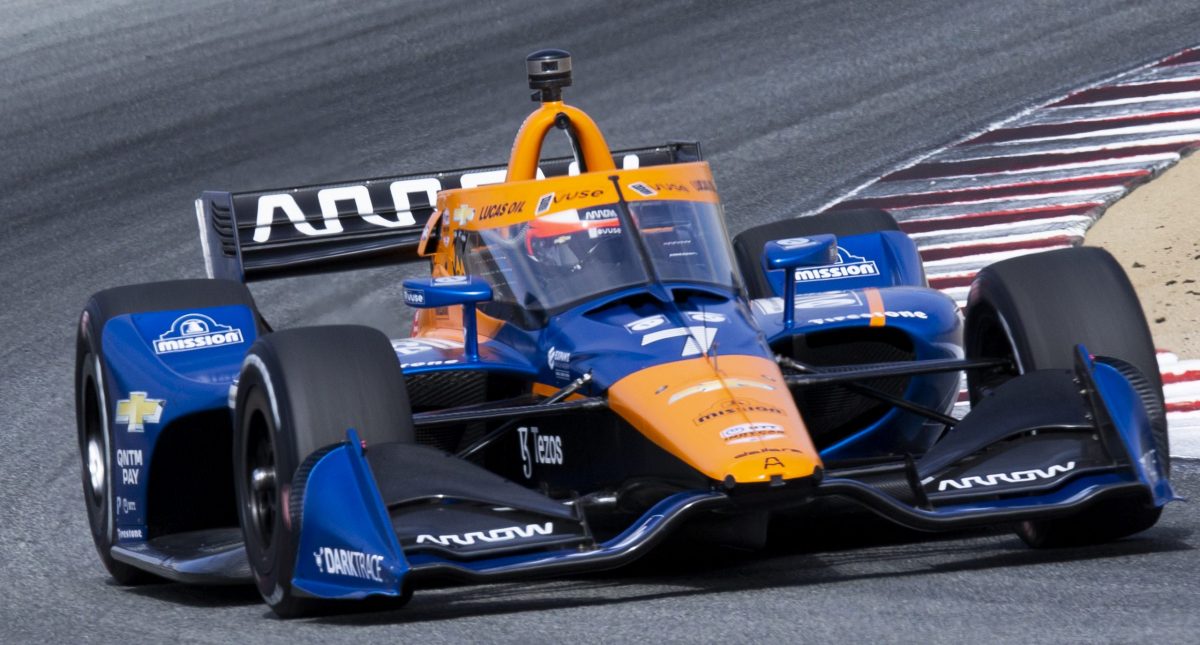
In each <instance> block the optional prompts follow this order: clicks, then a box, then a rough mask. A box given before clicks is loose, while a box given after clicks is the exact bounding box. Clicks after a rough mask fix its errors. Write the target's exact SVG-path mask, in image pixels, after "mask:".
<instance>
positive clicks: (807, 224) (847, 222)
mask: <svg viewBox="0 0 1200 645" xmlns="http://www.w3.org/2000/svg"><path fill="white" fill-rule="evenodd" d="M898 230H900V226H899V225H897V224H896V219H895V218H893V217H892V216H891V214H889V213H888V212H887V211H883V210H879V209H875V208H863V209H858V210H847V211H835V212H831V213H820V214H818V215H810V216H808V217H796V218H792V219H785V220H781V221H778V222H771V223H769V224H763V225H762V226H755V227H754V228H749V229H746V230H744V231H742V232H741V233H738V235H737V237H735V238H733V252H734V255H736V256H737V262H738V268H739V269H741V271H742V279H743V280H744V281H745V282H746V294H747V295H748V296H749V298H750V299H751V300H753V299H755V298H769V297H771V296H773V295H775V294H774V292H772V291H771V283H770V282H768V281H767V276H766V274H765V273H764V272H763V264H762V253H763V245H764V244H766V243H767V242H770V241H771V240H781V239H785V238H789V237H804V236H806V235H821V234H832V235H837V236H839V237H843V236H849V235H862V234H864V233H876V232H879V231H898Z"/></svg>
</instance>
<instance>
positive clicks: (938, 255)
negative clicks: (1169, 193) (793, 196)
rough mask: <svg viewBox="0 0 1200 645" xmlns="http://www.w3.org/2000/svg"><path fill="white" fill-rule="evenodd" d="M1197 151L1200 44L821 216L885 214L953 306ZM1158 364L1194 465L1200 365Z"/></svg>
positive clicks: (903, 172) (1164, 360)
mask: <svg viewBox="0 0 1200 645" xmlns="http://www.w3.org/2000/svg"><path fill="white" fill-rule="evenodd" d="M1198 147H1200V47H1197V48H1193V49H1189V50H1186V51H1184V52H1181V53H1179V54H1176V55H1174V56H1170V57H1168V58H1166V59H1163V60H1160V61H1158V62H1155V63H1151V64H1149V65H1146V66H1143V67H1140V68H1138V69H1135V70H1133V71H1130V72H1126V73H1124V74H1121V75H1118V76H1116V77H1114V78H1112V79H1109V80H1107V81H1104V82H1102V83H1099V84H1097V85H1093V86H1090V87H1087V88H1084V89H1082V90H1079V91H1076V92H1073V93H1071V94H1069V95H1067V96H1065V97H1062V98H1060V99H1058V100H1055V101H1052V102H1050V103H1047V104H1045V105H1040V106H1037V107H1034V108H1031V109H1029V110H1026V111H1024V112H1022V113H1020V114H1018V115H1016V116H1014V117H1012V118H1010V119H1007V120H1005V121H1002V122H1000V123H997V124H994V125H993V126H991V127H989V128H988V129H987V130H985V131H984V132H981V133H978V134H975V135H973V136H971V137H968V138H967V139H965V140H963V141H960V142H958V143H956V144H954V145H951V146H949V147H947V148H943V149H941V150H937V151H934V152H933V153H931V154H929V155H927V156H925V157H922V158H920V159H918V160H916V161H915V162H912V163H911V164H909V165H907V166H905V167H902V168H900V169H898V170H895V171H893V172H891V173H888V174H887V175H884V176H883V177H881V178H880V179H878V180H875V181H873V182H870V183H868V184H866V185H864V186H862V187H860V188H858V189H856V190H854V191H852V192H851V193H850V195H848V196H847V197H845V198H843V199H841V200H840V201H839V202H837V203H836V204H834V205H832V206H830V207H829V210H835V211H836V210H845V209H850V208H861V207H875V208H883V209H886V210H888V211H889V212H891V213H892V214H893V215H894V216H895V217H896V220H897V221H898V222H899V223H900V228H901V229H902V230H904V231H905V232H907V233H908V234H909V235H910V236H912V238H913V239H914V240H915V241H916V242H917V246H918V248H919V249H920V251H921V257H922V259H923V260H924V261H925V271H926V274H927V275H928V276H929V283H930V286H932V287H934V288H937V289H941V290H942V291H943V292H945V293H946V294H947V295H949V296H950V297H952V298H954V299H955V300H956V301H958V302H959V304H960V305H962V304H963V303H964V301H965V300H966V297H967V291H968V290H969V288H970V284H971V280H972V279H974V277H975V274H976V273H977V272H978V271H979V270H980V269H981V268H983V267H985V266H987V265H988V264H991V263H992V262H995V261H997V260H1002V259H1004V258H1009V257H1015V256H1018V255H1025V254H1028V253H1037V252H1041V251H1049V250H1052V249H1059V248H1065V247H1068V246H1077V245H1079V244H1082V243H1083V238H1084V234H1085V233H1086V232H1087V230H1088V228H1090V227H1091V225H1092V224H1093V223H1094V222H1095V221H1096V220H1097V219H1099V218H1100V216H1101V215H1102V214H1103V213H1104V211H1105V210H1106V209H1107V208H1108V206H1109V205H1111V204H1112V203H1113V202H1115V201H1117V200H1119V199H1121V198H1122V197H1124V196H1125V195H1126V194H1128V193H1129V191H1131V190H1133V189H1134V188H1135V187H1136V186H1138V185H1139V184H1141V183H1143V182H1146V181H1148V180H1150V179H1152V178H1153V177H1155V176H1157V175H1158V174H1160V173H1162V172H1163V171H1164V170H1166V169H1167V168H1169V167H1170V166H1172V165H1174V164H1175V163H1176V162H1178V161H1179V160H1180V159H1181V158H1182V157H1183V156H1185V155H1187V154H1190V153H1191V152H1192V151H1193V150H1194V149H1196V148H1198ZM1159 360H1160V364H1161V367H1162V370H1163V380H1164V390H1165V393H1166V400H1167V418H1168V420H1169V422H1170V427H1171V440H1172V453H1174V454H1176V455H1177V456H1194V457H1200V361H1194V360H1179V359H1178V358H1177V357H1175V356H1174V355H1173V354H1170V353H1164V354H1161V355H1160V356H1159ZM961 412H965V409H963V410H961Z"/></svg>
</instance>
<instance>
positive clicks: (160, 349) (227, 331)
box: [154, 314, 245, 354]
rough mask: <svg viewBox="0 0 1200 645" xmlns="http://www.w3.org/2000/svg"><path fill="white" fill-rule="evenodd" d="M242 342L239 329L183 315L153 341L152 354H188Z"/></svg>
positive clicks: (207, 318)
mask: <svg viewBox="0 0 1200 645" xmlns="http://www.w3.org/2000/svg"><path fill="white" fill-rule="evenodd" d="M243 342H245V339H244V338H243V337H242V330H240V329H235V328H233V327H231V326H229V325H222V324H221V323H219V322H217V321H215V320H213V319H212V318H210V317H208V316H205V315H204V314H184V315H182V316H180V317H178V318H176V319H175V322H173V323H171V328H170V329H168V330H167V331H165V332H163V334H162V335H161V336H159V337H158V340H156V341H154V353H155V354H171V353H174V352H190V351H192V350H194V349H208V348H210V347H220V346H221V345H237V344H239V343H243Z"/></svg>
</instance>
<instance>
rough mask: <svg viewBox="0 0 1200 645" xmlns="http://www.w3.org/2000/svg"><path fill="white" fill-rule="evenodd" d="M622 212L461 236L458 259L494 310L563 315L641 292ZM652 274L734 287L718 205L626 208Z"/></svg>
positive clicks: (613, 208) (585, 212)
mask: <svg viewBox="0 0 1200 645" xmlns="http://www.w3.org/2000/svg"><path fill="white" fill-rule="evenodd" d="M618 208H620V205H619V204H605V205H601V206H593V207H589V208H582V209H578V210H576V209H570V210H564V211H559V212H556V213H550V214H547V215H543V216H541V217H538V218H536V219H534V220H531V221H528V222H521V223H519V224H514V225H512V226H506V227H497V228H491V229H484V230H477V231H465V232H464V236H463V237H462V238H461V239H460V242H459V243H460V244H462V246H461V247H460V252H459V254H458V255H459V257H461V258H463V261H464V263H465V264H466V269H467V272H468V273H470V274H472V275H477V276H480V277H482V278H484V279H486V280H487V281H488V282H490V283H491V284H492V290H493V294H494V299H495V301H497V302H504V303H511V304H514V305H517V306H519V307H522V308H525V309H530V310H533V311H552V310H561V309H563V308H565V307H568V306H570V305H573V304H575V303H578V302H580V301H582V300H585V299H587V298H590V297H594V296H597V295H599V294H603V293H608V292H611V291H615V290H617V289H622V288H626V287H631V286H635V285H639V284H646V283H648V282H649V281H650V280H651V270H650V269H649V268H648V267H646V266H645V264H644V262H643V261H642V257H641V254H640V253H639V251H638V248H637V240H636V239H635V238H634V236H633V235H632V234H630V232H628V231H625V230H623V229H622V226H621V220H620V218H619V216H618V211H617V209H618ZM629 209H630V212H631V214H632V216H633V220H634V222H635V224H636V225H637V227H638V229H639V230H640V232H641V234H642V238H643V239H644V240H645V243H646V247H647V250H648V251H649V257H650V261H651V262H652V263H653V270H654V272H655V273H657V275H658V278H659V279H661V280H662V281H663V282H690V283H702V284H709V285H717V286H723V287H733V286H734V284H733V281H734V272H733V263H732V261H731V251H730V246H729V236H728V234H727V233H726V231H725V224H724V216H723V213H722V212H721V206H720V204H714V203H708V202H692V201H678V200H658V201H653V200H652V201H635V202H631V203H629Z"/></svg>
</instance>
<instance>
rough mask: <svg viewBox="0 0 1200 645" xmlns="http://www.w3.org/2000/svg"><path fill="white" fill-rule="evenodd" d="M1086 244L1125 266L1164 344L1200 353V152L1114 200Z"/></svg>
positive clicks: (1156, 337) (1158, 341) (1181, 351)
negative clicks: (1110, 255) (1108, 253)
mask: <svg viewBox="0 0 1200 645" xmlns="http://www.w3.org/2000/svg"><path fill="white" fill-rule="evenodd" d="M1085 244H1087V245H1089V246H1101V247H1104V248H1106V249H1108V250H1109V252H1111V253H1112V254H1113V255H1114V256H1116V258H1117V260H1118V261H1120V263H1121V266H1122V267H1124V268H1125V271H1126V273H1128V274H1129V278H1130V280H1132V281H1133V285H1134V287H1135V288H1137V292H1138V296H1139V297H1140V298H1141V300H1142V309H1144V310H1145V312H1146V319H1147V320H1148V321H1149V322H1150V331H1151V333H1152V334H1154V342H1155V343H1156V344H1157V345H1158V347H1160V348H1163V349H1169V350H1171V351H1172V352H1175V353H1176V354H1178V355H1179V356H1182V357H1188V358H1195V357H1200V155H1196V156H1193V157H1189V158H1187V159H1184V160H1183V161H1181V162H1179V163H1178V164H1177V165H1175V166H1173V167H1172V168H1171V169H1169V170H1167V171H1166V172H1165V173H1163V175H1162V176H1161V177H1158V178H1157V179H1154V180H1153V181H1151V182H1149V183H1147V184H1144V185H1143V186H1141V187H1139V188H1138V189H1136V190H1134V191H1133V192H1132V193H1130V194H1129V195H1128V196H1126V197H1125V198H1123V199H1121V200H1120V201H1118V202H1117V203H1116V204H1113V206H1112V207H1111V208H1109V209H1108V211H1107V212H1106V213H1105V214H1104V216H1103V217H1101V218H1100V220H1099V221H1098V222H1096V224H1095V225H1094V226H1093V227H1092V228H1091V230H1089V231H1088V234H1087V238H1086V240H1085Z"/></svg>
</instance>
